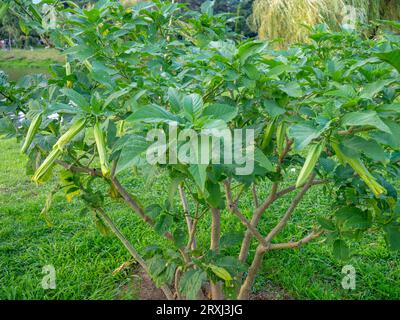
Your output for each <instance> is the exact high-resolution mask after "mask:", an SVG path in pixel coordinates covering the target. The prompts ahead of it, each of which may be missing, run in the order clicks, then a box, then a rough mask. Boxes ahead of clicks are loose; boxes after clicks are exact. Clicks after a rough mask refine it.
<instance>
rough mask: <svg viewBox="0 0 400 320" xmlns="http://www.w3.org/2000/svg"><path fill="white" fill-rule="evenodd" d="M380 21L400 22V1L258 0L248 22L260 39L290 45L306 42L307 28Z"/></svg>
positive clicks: (335, 26) (334, 26)
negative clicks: (281, 41) (319, 24)
mask: <svg viewBox="0 0 400 320" xmlns="http://www.w3.org/2000/svg"><path fill="white" fill-rule="evenodd" d="M377 19H390V20H398V19H400V1H399V0H255V1H254V4H253V13H252V15H251V16H250V17H249V21H248V22H249V25H250V26H251V28H252V29H253V31H254V32H258V34H259V36H260V38H262V39H265V38H268V39H276V38H281V39H283V41H284V43H287V44H290V43H295V42H302V41H305V40H306V38H307V28H306V27H305V26H312V25H315V24H318V23H326V24H328V25H329V26H330V27H332V28H337V27H338V26H339V25H341V24H343V23H348V22H351V23H356V22H362V23H365V22H368V21H374V20H377ZM353 20H355V21H353Z"/></svg>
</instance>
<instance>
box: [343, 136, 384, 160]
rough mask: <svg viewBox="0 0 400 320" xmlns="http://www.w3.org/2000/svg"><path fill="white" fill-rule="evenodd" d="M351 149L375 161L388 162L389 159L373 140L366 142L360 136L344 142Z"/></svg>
mask: <svg viewBox="0 0 400 320" xmlns="http://www.w3.org/2000/svg"><path fill="white" fill-rule="evenodd" d="M342 143H343V144H344V145H345V146H346V147H347V148H349V149H352V150H356V151H359V152H363V153H364V154H365V155H366V156H367V157H369V158H371V159H373V160H375V161H386V160H387V157H386V155H385V151H384V150H383V148H382V147H381V146H380V145H379V144H378V143H377V142H376V141H373V140H366V139H364V138H361V137H359V136H353V137H351V138H349V139H346V140H344V141H342Z"/></svg>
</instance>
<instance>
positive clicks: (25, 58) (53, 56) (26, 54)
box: [0, 48, 65, 67]
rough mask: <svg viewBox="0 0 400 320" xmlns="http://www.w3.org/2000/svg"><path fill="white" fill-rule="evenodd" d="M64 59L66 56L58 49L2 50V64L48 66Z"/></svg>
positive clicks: (0, 58)
mask: <svg viewBox="0 0 400 320" xmlns="http://www.w3.org/2000/svg"><path fill="white" fill-rule="evenodd" d="M63 61H65V58H64V57H63V56H62V55H61V54H60V53H59V51H58V50H56V49H45V48H38V49H33V50H24V49H12V50H10V51H8V50H0V66H6V67H12V66H28V67H47V66H48V65H49V64H50V63H54V62H63Z"/></svg>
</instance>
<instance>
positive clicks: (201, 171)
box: [189, 164, 208, 193]
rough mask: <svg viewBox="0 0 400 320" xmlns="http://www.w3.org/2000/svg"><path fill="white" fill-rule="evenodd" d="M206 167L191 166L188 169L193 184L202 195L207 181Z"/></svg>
mask: <svg viewBox="0 0 400 320" xmlns="http://www.w3.org/2000/svg"><path fill="white" fill-rule="evenodd" d="M207 167H208V165H206V164H192V165H190V167H189V172H190V174H191V175H192V177H193V179H194V182H195V183H196V185H197V186H198V187H199V189H200V191H201V192H203V193H204V191H205V185H206V179H207Z"/></svg>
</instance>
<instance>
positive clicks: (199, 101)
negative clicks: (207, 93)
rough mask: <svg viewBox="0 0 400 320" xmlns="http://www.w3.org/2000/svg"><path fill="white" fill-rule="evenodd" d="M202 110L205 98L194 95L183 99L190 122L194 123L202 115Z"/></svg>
mask: <svg viewBox="0 0 400 320" xmlns="http://www.w3.org/2000/svg"><path fill="white" fill-rule="evenodd" d="M202 108H203V98H202V97H201V96H200V95H198V94H196V93H192V94H190V95H188V96H185V97H184V98H183V109H184V111H185V115H187V116H188V118H189V120H191V121H193V120H194V119H195V118H196V117H197V116H198V115H199V114H200V112H201V109H202Z"/></svg>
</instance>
